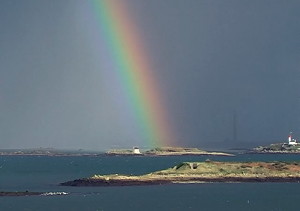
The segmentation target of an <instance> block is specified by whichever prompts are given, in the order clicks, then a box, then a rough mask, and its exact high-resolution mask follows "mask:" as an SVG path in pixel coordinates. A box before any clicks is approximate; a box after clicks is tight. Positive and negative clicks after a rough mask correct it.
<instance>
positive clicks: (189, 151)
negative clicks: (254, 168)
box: [106, 147, 234, 156]
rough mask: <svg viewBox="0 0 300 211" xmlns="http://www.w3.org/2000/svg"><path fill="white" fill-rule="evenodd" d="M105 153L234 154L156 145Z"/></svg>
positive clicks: (111, 154) (158, 154)
mask: <svg viewBox="0 0 300 211" xmlns="http://www.w3.org/2000/svg"><path fill="white" fill-rule="evenodd" d="M106 155H110V156H120V155H122V156H184V155H192V156H197V155H198V156H199V155H200V156H202V155H211V156H234V155H233V154H229V153H225V152H209V151H204V150H201V149H198V148H183V147H157V148H154V149H150V150H146V151H145V152H140V149H139V148H138V147H133V149H132V150H131V149H114V150H110V151H108V152H106Z"/></svg>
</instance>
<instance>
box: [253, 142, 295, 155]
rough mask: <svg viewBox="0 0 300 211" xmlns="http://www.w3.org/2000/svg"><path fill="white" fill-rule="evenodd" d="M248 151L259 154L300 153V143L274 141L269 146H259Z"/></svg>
mask: <svg viewBox="0 0 300 211" xmlns="http://www.w3.org/2000/svg"><path fill="white" fill-rule="evenodd" d="M247 153H254V154H255V153H257V154H298V153H300V144H298V143H296V144H287V143H274V144H270V145H268V146H259V147H255V148H253V150H250V151H248V152H247Z"/></svg>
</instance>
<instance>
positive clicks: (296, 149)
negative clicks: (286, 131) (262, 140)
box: [248, 132, 300, 154]
mask: <svg viewBox="0 0 300 211" xmlns="http://www.w3.org/2000/svg"><path fill="white" fill-rule="evenodd" d="M248 153H277V154H279V153H290V154H293V153H295V154H296V153H300V144H299V143H298V142H297V140H296V139H293V138H292V132H291V133H290V135H289V136H288V140H287V143H275V144H270V145H269V146H259V147H255V148H253V150H251V151H249V152H248Z"/></svg>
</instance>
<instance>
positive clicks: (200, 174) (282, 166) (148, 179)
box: [61, 160, 300, 186]
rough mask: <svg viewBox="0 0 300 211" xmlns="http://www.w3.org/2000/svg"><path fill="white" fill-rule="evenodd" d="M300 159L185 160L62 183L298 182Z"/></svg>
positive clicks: (91, 184)
mask: <svg viewBox="0 0 300 211" xmlns="http://www.w3.org/2000/svg"><path fill="white" fill-rule="evenodd" d="M299 181H300V162H219V161H210V160H207V161H205V162H183V163H180V164H178V165H176V166H175V167H173V168H169V169H166V170H161V171H156V172H152V173H149V174H145V175H139V176H129V175H119V174H111V175H94V176H92V177H90V178H83V179H77V180H74V181H69V182H63V183H61V185H63V186H136V185H162V184H173V183H203V182H299Z"/></svg>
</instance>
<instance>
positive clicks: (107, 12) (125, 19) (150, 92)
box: [90, 0, 174, 147]
mask: <svg viewBox="0 0 300 211" xmlns="http://www.w3.org/2000/svg"><path fill="white" fill-rule="evenodd" d="M90 1H91V2H92V7H93V9H94V11H95V12H94V13H95V16H96V19H97V23H98V24H99V27H100V33H101V36H100V37H99V39H104V40H103V42H105V43H106V45H107V51H109V52H107V53H108V54H109V55H110V57H111V58H110V60H111V61H112V63H113V64H112V65H113V66H114V68H113V70H112V71H115V74H116V75H117V76H118V78H119V79H120V83H121V87H122V89H123V90H124V93H125V95H126V98H127V100H128V102H129V104H130V107H131V108H132V110H133V111H134V112H133V113H134V118H135V119H136V121H137V123H138V124H139V125H141V126H142V127H141V128H142V129H141V130H142V131H140V132H141V134H143V139H145V141H146V142H147V143H146V144H147V145H148V146H151V147H153V146H172V145H174V137H173V133H172V130H171V127H170V122H168V121H167V119H168V118H167V111H166V109H165V107H164V106H163V105H162V100H163V97H162V96H161V95H160V93H161V92H160V89H159V84H158V81H157V79H156V78H155V77H154V75H153V74H152V71H151V70H152V68H151V64H150V62H149V60H150V59H149V58H150V56H149V54H147V53H146V50H145V49H146V48H145V47H144V45H143V41H142V39H141V38H142V35H141V32H140V31H139V30H138V29H137V28H136V24H135V23H134V21H133V18H132V17H131V14H132V13H130V12H129V9H128V8H127V6H128V5H127V4H126V3H125V2H126V1H124V0H90Z"/></svg>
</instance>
